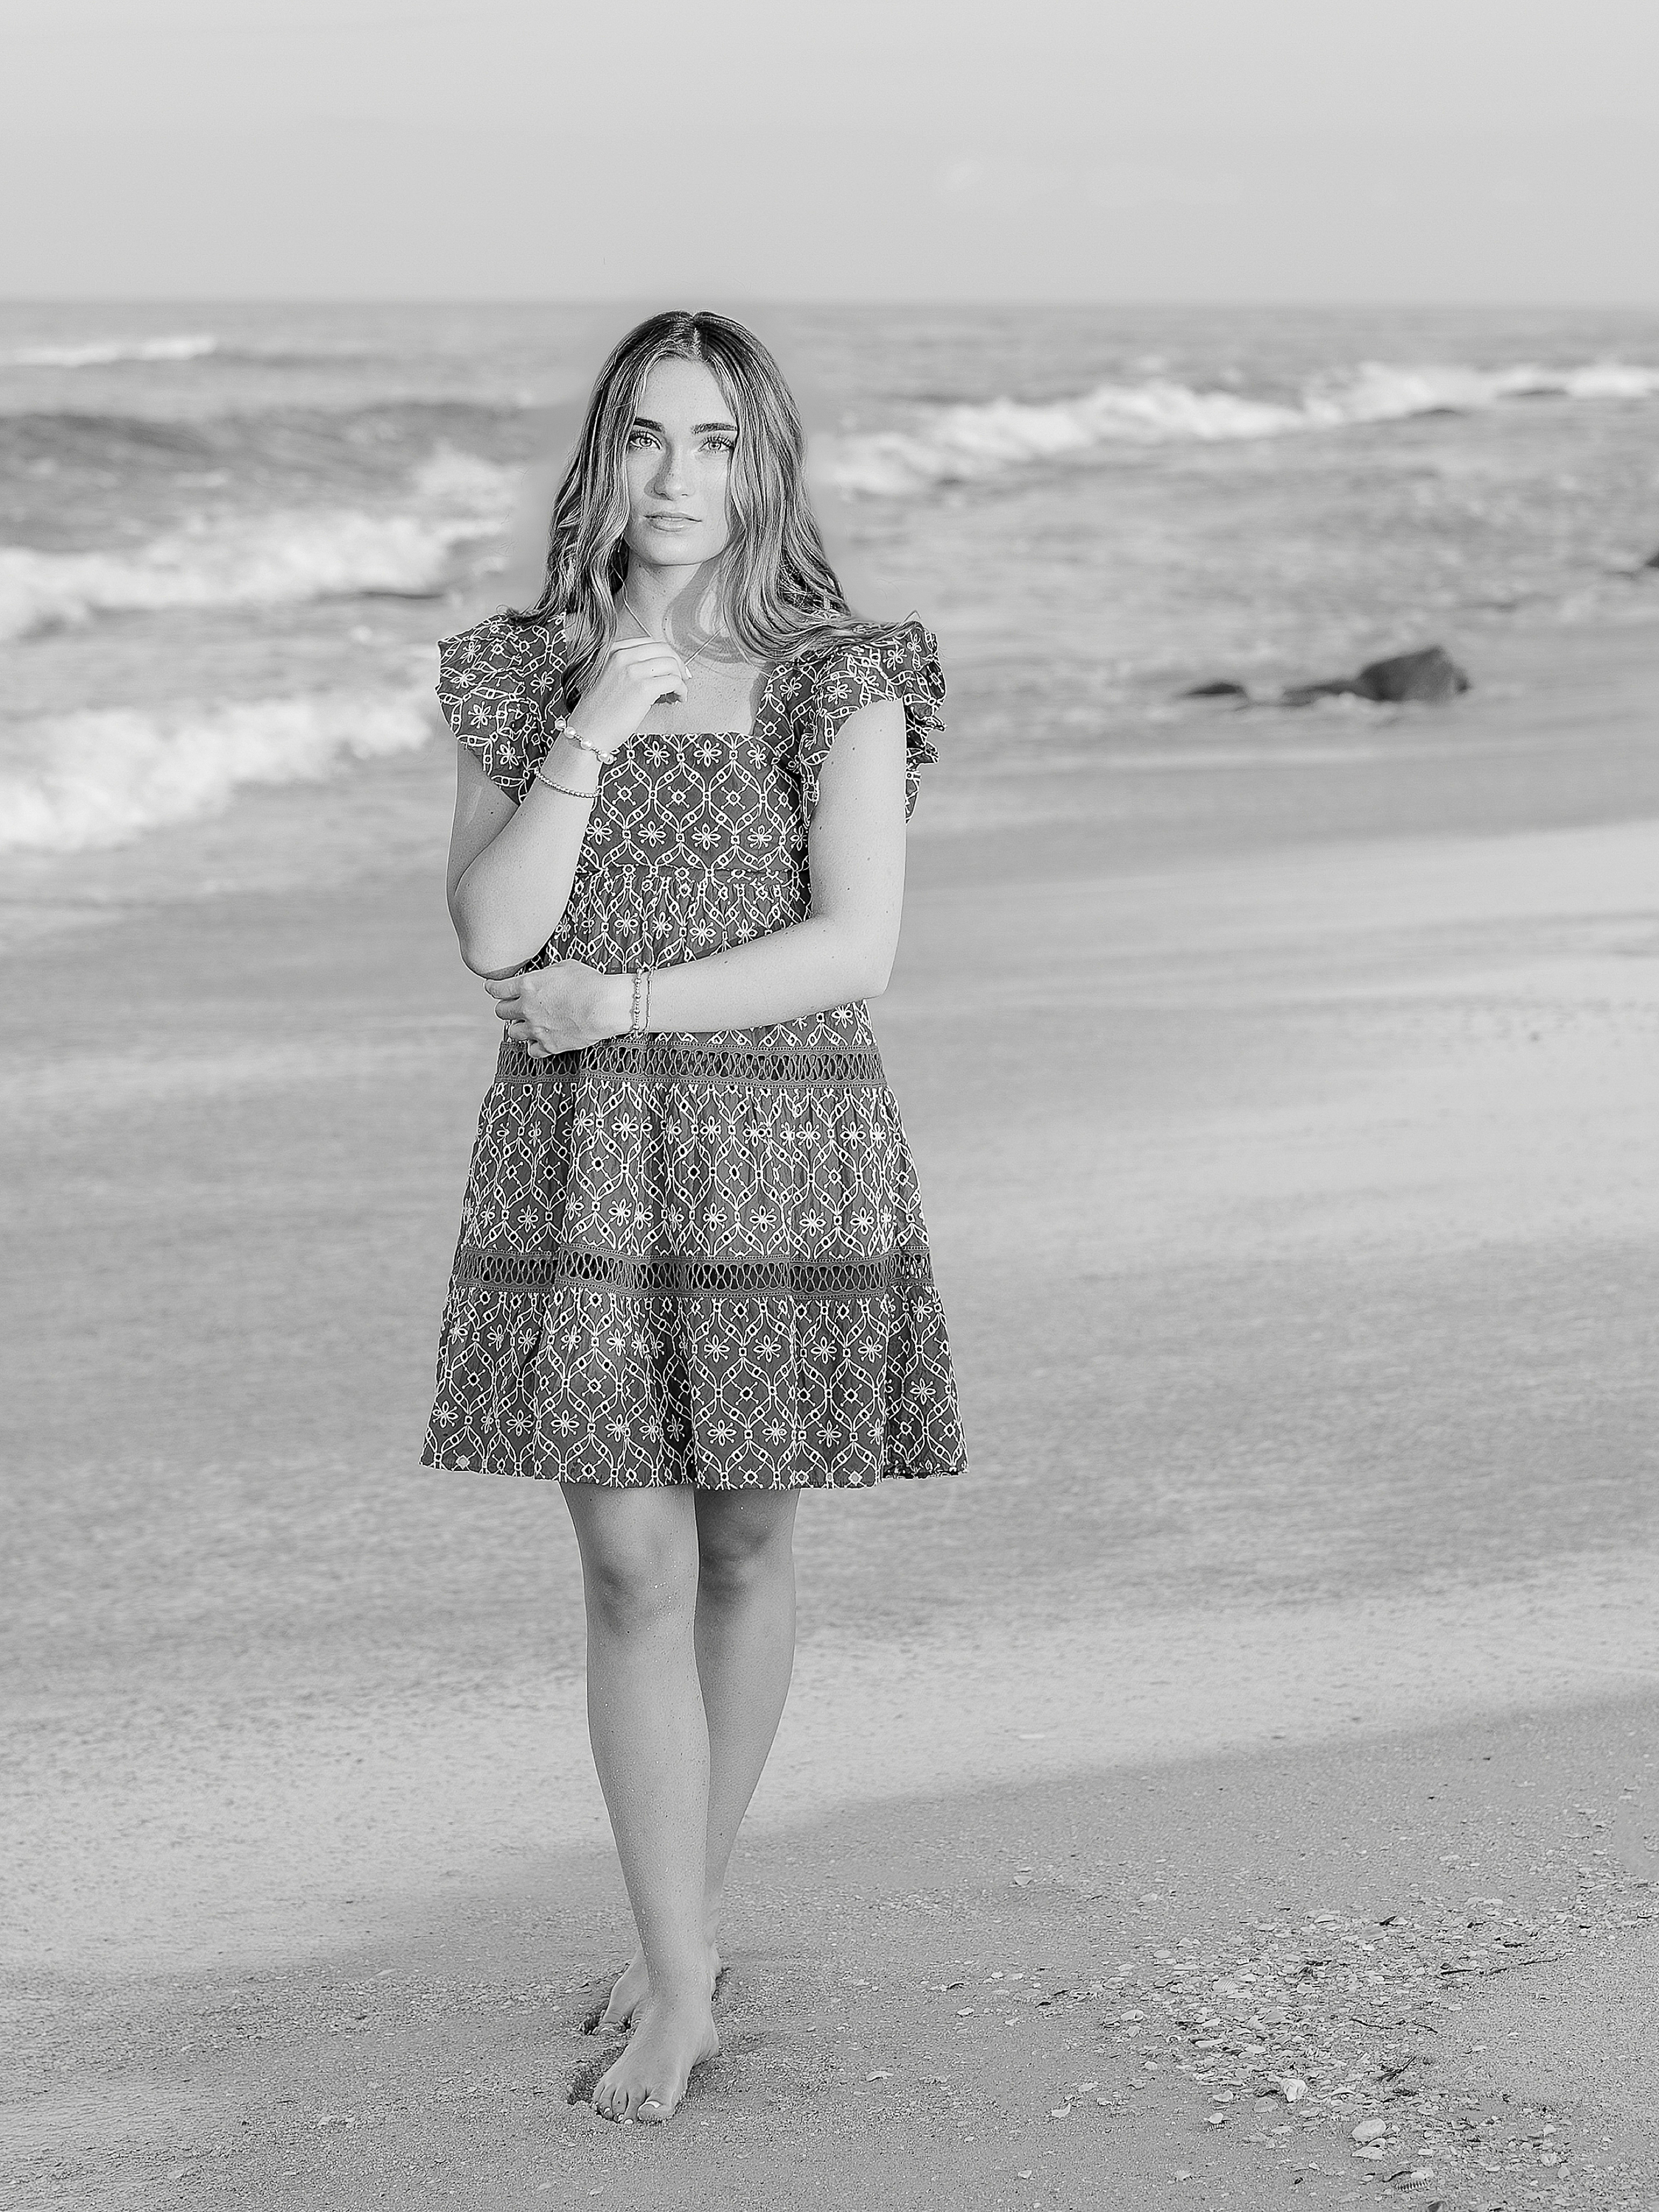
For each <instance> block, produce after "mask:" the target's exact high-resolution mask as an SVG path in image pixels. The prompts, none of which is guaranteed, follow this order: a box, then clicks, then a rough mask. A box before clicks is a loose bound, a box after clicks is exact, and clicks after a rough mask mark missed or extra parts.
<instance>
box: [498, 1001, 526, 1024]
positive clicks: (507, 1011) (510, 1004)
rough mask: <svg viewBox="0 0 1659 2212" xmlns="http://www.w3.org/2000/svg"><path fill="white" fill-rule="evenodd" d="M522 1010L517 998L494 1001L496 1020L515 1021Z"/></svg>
mask: <svg viewBox="0 0 1659 2212" xmlns="http://www.w3.org/2000/svg"><path fill="white" fill-rule="evenodd" d="M523 1012H524V1007H523V1005H522V1003H521V1002H520V1000H517V999H497V1000H496V1001H495V1018H496V1020H497V1021H498V1022H516V1021H517V1020H519V1018H520V1016H521V1015H522V1014H523Z"/></svg>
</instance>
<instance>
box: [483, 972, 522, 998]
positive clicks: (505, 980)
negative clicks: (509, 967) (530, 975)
mask: <svg viewBox="0 0 1659 2212" xmlns="http://www.w3.org/2000/svg"><path fill="white" fill-rule="evenodd" d="M523 981H524V977H523V976H522V975H486V976H485V977H484V979H483V987H484V988H485V990H486V991H488V992H489V995H490V997H491V998H492V999H516V998H517V996H518V995H519V986H520V984H521V983H522V982H523Z"/></svg>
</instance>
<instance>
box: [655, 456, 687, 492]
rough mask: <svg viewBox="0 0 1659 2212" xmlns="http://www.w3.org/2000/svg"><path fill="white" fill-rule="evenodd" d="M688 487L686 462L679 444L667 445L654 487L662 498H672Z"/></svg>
mask: <svg viewBox="0 0 1659 2212" xmlns="http://www.w3.org/2000/svg"><path fill="white" fill-rule="evenodd" d="M685 487H686V475H685V463H684V457H683V456H682V454H681V453H680V449H679V447H678V446H665V447H664V448H663V455H662V463H661V465H660V467H659V469H658V471H657V480H656V483H655V484H654V485H653V489H654V490H655V491H656V492H657V494H658V495H659V497H662V498H672V497H673V496H674V495H676V494H677V493H679V492H683V491H684V489H685Z"/></svg>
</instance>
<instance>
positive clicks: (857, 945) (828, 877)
mask: <svg viewBox="0 0 1659 2212" xmlns="http://www.w3.org/2000/svg"><path fill="white" fill-rule="evenodd" d="M904 769H905V734H904V709H903V708H902V706H901V705H900V704H899V703H898V702H897V701H896V700H887V699H884V700H878V702H875V704H873V705H872V706H868V707H860V708H858V709H857V710H856V712H855V713H854V714H849V715H848V718H847V720H845V721H844V722H843V723H842V726H841V729H840V731H839V732H838V733H837V735H836V741H835V743H834V744H833V745H832V746H831V747H830V750H829V757H828V758H827V759H826V760H825V762H824V763H823V769H822V770H821V771H820V775H819V783H818V802H817V811H815V813H814V814H813V817H812V824H811V830H810V832H809V842H808V848H807V850H808V860H809V863H810V866H811V883H812V911H811V915H810V916H809V917H808V919H807V920H806V921H800V922H797V923H795V924H794V925H793V927H791V928H788V929H780V930H776V931H775V932H774V933H772V934H771V935H770V936H769V937H757V938H756V939H753V940H752V941H751V942H750V944H747V945H733V946H732V948H731V950H730V951H726V952H711V953H710V954H708V957H706V958H705V959H702V960H688V961H684V962H683V963H680V964H679V965H678V966H677V967H672V968H658V969H653V972H652V975H651V1019H650V1026H651V1027H652V1029H653V1030H745V1029H757V1028H759V1027H761V1026H762V1025H763V1024H766V1023H769V1022H787V1021H793V1020H794V1019H795V1018H797V1017H798V1016H799V1015H802V1014H817V1013H822V1012H824V1010H825V1009H826V1008H828V1007H830V1006H848V1005H849V1004H850V1003H851V1002H852V1001H853V1000H857V999H873V998H876V997H878V996H879V994H881V993H882V992H883V991H884V990H885V989H886V987H887V979H888V976H889V975H890V973H891V971H892V966H893V956H894V954H895V953H896V951H897V950H898V938H899V920H900V915H901V912H902V907H903V902H904ZM487 987H488V989H489V992H490V994H491V995H492V996H493V997H494V998H495V1002H496V1003H495V1011H496V1012H497V1013H498V1014H499V1015H500V1017H501V1019H502V1020H503V1021H504V1022H505V1023H507V1034H508V1035H509V1036H513V1037H516V1038H517V1039H519V1040H520V1042H522V1043H526V1044H527V1045H528V1046H529V1048H530V1050H531V1052H532V1054H534V1055H535V1056H537V1057H538V1058H539V1057H541V1056H543V1055H544V1054H548V1053H550V1052H573V1051H577V1050H580V1048H582V1047H584V1046H586V1045H590V1044H599V1043H600V1042H603V1041H604V1039H605V1038H606V1037H612V1036H622V1035H624V1034H625V1033H626V1032H627V1030H628V1027H629V1015H630V1012H631V1011H632V1006H633V981H632V978H631V977H629V976H627V975H601V974H600V973H599V971H598V970H597V969H592V968H586V967H583V966H582V965H581V964H580V963H578V962H576V961H560V962H558V963H556V964H555V965H554V966H552V967H550V968H537V969H530V970H528V971H527V972H526V973H525V974H523V975H514V976H511V977H509V978H507V979H505V980H503V981H499V982H491V983H489V985H488V986H487Z"/></svg>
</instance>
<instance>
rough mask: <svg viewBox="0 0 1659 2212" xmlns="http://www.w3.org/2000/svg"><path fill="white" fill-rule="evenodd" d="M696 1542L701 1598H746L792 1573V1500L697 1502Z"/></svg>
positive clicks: (712, 1499)
mask: <svg viewBox="0 0 1659 2212" xmlns="http://www.w3.org/2000/svg"><path fill="white" fill-rule="evenodd" d="M697 1504H698V1511H697V1541H698V1547H699V1549H700V1552H701V1554H702V1563H701V1587H702V1595H704V1596H705V1597H714V1598H715V1599H733V1598H742V1597H744V1596H746V1595H748V1594H749V1592H750V1591H751V1590H753V1589H756V1588H757V1586H758V1585H759V1584H761V1583H765V1582H769V1581H771V1580H774V1579H775V1578H776V1577H779V1576H782V1575H787V1574H788V1573H789V1572H791V1571H792V1568H793V1551H792V1547H793V1538H794V1520H795V1500H794V1498H793V1495H786V1496H781V1497H777V1496H773V1495H771V1494H767V1495H764V1496H760V1497H749V1498H744V1497H738V1498H729V1497H720V1496H710V1497H707V1498H699V1499H698V1501H697Z"/></svg>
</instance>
